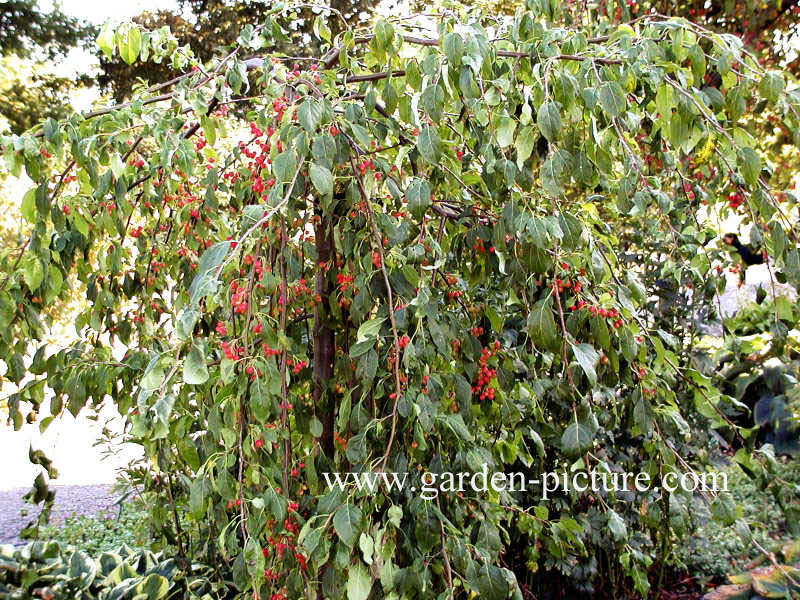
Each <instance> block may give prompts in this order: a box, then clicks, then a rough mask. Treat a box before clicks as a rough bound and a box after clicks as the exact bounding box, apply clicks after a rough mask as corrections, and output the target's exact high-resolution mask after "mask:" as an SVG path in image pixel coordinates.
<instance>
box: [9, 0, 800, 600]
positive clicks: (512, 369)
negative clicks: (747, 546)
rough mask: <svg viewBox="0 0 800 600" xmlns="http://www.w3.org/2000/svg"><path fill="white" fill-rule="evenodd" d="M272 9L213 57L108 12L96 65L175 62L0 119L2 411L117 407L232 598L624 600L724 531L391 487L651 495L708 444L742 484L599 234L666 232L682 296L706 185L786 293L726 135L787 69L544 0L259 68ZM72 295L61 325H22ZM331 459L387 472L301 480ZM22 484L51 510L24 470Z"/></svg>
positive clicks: (698, 38)
mask: <svg viewBox="0 0 800 600" xmlns="http://www.w3.org/2000/svg"><path fill="white" fill-rule="evenodd" d="M279 10H280V9H276V10H275V11H274V12H273V13H270V14H267V15H265V16H264V20H263V22H262V23H258V24H255V25H254V26H253V27H247V28H245V29H244V31H243V32H242V34H241V36H240V38H239V40H238V43H237V45H236V46H235V47H228V48H224V49H221V50H220V51H219V54H218V57H217V58H216V59H215V60H212V61H210V62H209V63H208V64H199V63H197V61H195V60H194V59H193V57H192V56H191V53H190V52H189V51H188V50H186V49H185V48H179V47H177V43H176V42H175V41H174V39H173V38H172V37H171V36H170V34H169V32H168V31H166V30H159V31H154V32H142V31H139V30H137V29H136V28H134V27H133V26H130V25H123V26H121V27H120V28H118V29H116V31H114V30H112V29H108V28H107V29H105V30H104V31H103V32H102V33H101V35H100V37H99V38H98V42H99V44H100V45H101V47H102V48H103V50H104V51H105V52H106V53H107V54H109V55H112V54H115V53H118V54H119V56H120V57H121V58H122V59H123V60H125V61H126V62H128V63H132V62H135V61H147V60H156V61H163V60H167V61H170V60H171V61H172V65H173V67H174V68H175V69H176V72H178V73H180V72H184V73H185V74H184V75H180V76H178V77H177V78H176V79H174V80H172V81H171V82H168V83H167V84H162V85H158V86H155V87H151V88H142V89H139V90H138V92H137V93H136V94H135V96H134V97H133V99H132V100H131V101H130V102H126V103H124V104H121V105H118V106H114V107H111V108H107V109H103V110H98V111H95V112H93V113H89V114H85V115H80V114H75V115H73V116H72V117H71V118H69V119H67V120H66V121H64V122H55V121H53V120H49V121H47V122H45V123H44V124H43V126H42V127H40V128H39V129H37V130H35V131H33V132H30V133H28V134H25V135H23V136H12V137H6V138H4V139H3V157H4V160H5V162H6V164H7V166H8V168H9V169H10V170H11V171H12V172H14V173H20V172H21V171H22V170H23V169H24V171H25V172H26V173H27V174H28V176H30V177H31V179H33V180H34V182H35V186H34V187H33V188H32V189H31V191H30V192H28V193H27V194H26V195H25V196H24V198H23V199H22V200H21V210H22V214H23V216H24V219H25V220H26V222H27V223H28V225H27V231H29V237H28V238H27V241H25V242H24V244H23V245H22V246H21V247H19V248H14V249H10V251H9V250H4V251H3V252H2V254H1V255H0V257H1V258H2V267H3V272H4V274H5V275H4V277H3V279H2V282H1V283H0V314H2V317H3V322H4V324H5V326H4V327H3V328H2V330H0V358H1V359H2V361H3V362H4V364H5V378H7V379H8V380H10V381H11V382H12V383H14V384H16V385H17V386H18V389H17V391H16V392H15V393H14V394H13V395H11V396H10V398H9V399H8V402H9V412H10V420H11V421H13V424H14V426H15V427H16V428H19V427H20V426H21V425H22V423H23V421H24V420H25V419H26V418H27V419H28V420H29V421H33V420H35V419H36V418H37V412H38V410H39V407H40V405H41V404H42V403H43V402H45V399H47V402H49V413H50V415H51V416H48V417H46V419H45V420H44V421H43V422H42V423H41V426H42V427H45V426H46V425H47V424H48V423H49V422H50V420H51V419H53V418H58V415H59V414H61V413H63V412H64V411H69V412H71V413H73V414H77V413H78V412H79V411H81V409H82V408H84V407H86V406H97V405H99V404H100V403H102V402H113V403H114V404H115V405H116V407H117V408H118V409H119V411H120V412H121V413H122V414H123V415H124V416H125V418H126V420H127V422H128V424H129V425H130V430H129V436H130V439H131V440H132V441H134V442H135V443H138V444H141V446H143V448H144V450H145V452H146V456H147V458H148V459H149V460H148V463H147V464H148V466H147V468H146V469H141V468H140V469H138V470H136V471H132V472H131V476H132V477H134V480H135V481H138V482H139V483H140V484H141V485H142V486H143V489H144V491H143V494H144V496H145V498H147V499H148V500H149V501H150V502H149V504H150V506H151V511H152V515H151V517H152V528H153V535H154V537H155V540H156V542H155V543H156V544H167V545H169V547H170V548H173V549H174V551H175V552H176V554H177V556H178V557H179V560H180V561H182V562H181V564H183V565H184V566H186V565H187V564H188V563H189V562H192V561H201V562H207V563H208V564H211V565H213V566H214V567H215V569H216V571H217V573H218V575H219V577H220V578H221V580H222V581H224V582H226V585H227V586H228V593H229V595H230V596H231V597H233V596H236V597H242V598H244V597H247V598H250V597H253V598H271V599H273V600H283V599H287V598H300V597H304V598H306V597H307V598H319V597H325V598H348V599H349V600H365V599H366V598H367V597H368V596H371V597H373V598H380V597H386V598H414V597H420V598H434V597H437V598H450V597H459V598H462V597H463V598H466V597H474V595H476V594H477V595H479V596H480V597H482V598H490V599H501V598H507V597H517V598H520V597H530V595H529V594H530V593H531V592H532V591H536V590H537V589H540V588H542V587H547V586H553V585H563V586H574V587H577V588H580V589H584V590H592V589H593V590H595V591H596V592H598V593H602V592H603V591H605V593H610V592H609V590H625V589H627V590H630V591H632V590H635V593H637V594H641V595H644V594H646V593H647V590H648V588H649V587H650V586H651V585H652V586H654V587H655V586H658V585H660V584H661V581H662V578H663V574H664V566H665V565H666V564H667V563H668V562H669V555H670V548H671V545H672V543H673V540H674V539H675V537H676V536H678V535H680V534H681V533H683V532H684V531H686V530H687V528H688V527H690V525H691V524H692V523H694V522H696V521H694V519H697V518H698V515H701V516H702V515H709V514H713V516H714V517H715V518H717V519H720V520H722V521H724V522H727V523H733V522H734V521H736V523H737V528H738V530H739V531H740V532H741V533H742V535H747V524H746V523H744V522H743V521H741V520H737V516H738V513H737V507H736V506H735V505H734V503H733V502H732V500H731V498H730V496H729V495H727V494H725V493H712V492H702V493H700V492H695V493H692V492H690V491H681V490H678V491H676V492H674V493H667V492H666V491H665V490H664V489H660V488H653V489H651V490H649V491H646V492H627V493H617V494H615V493H606V492H603V493H600V494H593V493H591V492H580V493H579V492H577V491H575V490H569V491H561V492H558V493H556V494H554V495H550V496H549V497H548V498H547V499H544V498H542V493H541V490H540V489H533V488H532V489H529V490H528V491H525V492H519V491H515V492H508V491H506V492H501V493H498V492H495V491H492V490H491V489H490V490H489V491H488V492H485V493H484V492H481V491H471V490H469V489H466V490H464V491H463V492H456V491H452V488H451V493H448V491H447V490H445V491H443V492H442V493H441V494H440V495H439V496H438V497H436V498H431V499H425V498H422V497H421V496H420V494H419V493H418V492H416V493H415V492H412V491H410V488H411V487H412V486H415V487H416V488H417V489H419V488H420V487H421V481H420V478H421V477H422V474H423V473H424V472H432V473H437V474H439V473H443V472H456V473H458V472H469V473H474V472H478V471H480V470H481V469H482V467H483V465H484V464H486V465H488V469H489V471H490V472H494V471H501V472H517V471H520V472H524V473H526V474H527V476H528V479H532V478H536V477H537V476H538V475H539V474H540V473H541V472H545V471H551V470H555V471H569V470H576V469H578V470H580V469H583V470H588V469H594V470H600V471H603V470H606V471H624V472H631V473H636V472H640V471H646V472H648V473H649V474H650V475H651V476H652V478H653V480H654V481H655V482H656V484H657V483H658V482H659V481H660V480H661V478H663V477H664V476H665V475H666V474H667V473H669V472H674V473H677V474H679V475H683V474H684V473H691V472H702V471H704V470H706V469H708V468H709V466H708V465H709V459H710V457H711V455H712V454H713V451H714V447H715V445H716V444H719V443H720V440H723V439H729V440H735V441H736V442H737V445H738V447H739V451H738V453H737V454H736V458H737V460H738V461H739V462H740V463H742V464H744V465H747V468H748V469H749V471H750V472H752V473H754V476H756V475H755V474H757V473H762V471H763V468H762V467H761V464H760V462H759V461H758V460H757V449H756V448H754V440H753V436H752V435H751V432H750V431H749V430H746V429H742V428H737V427H736V425H734V423H733V422H732V421H731V419H730V417H729V416H728V415H729V414H730V412H731V410H732V409H733V408H734V404H735V401H734V400H733V399H732V398H730V397H728V396H725V395H723V394H721V393H720V392H719V391H717V390H716V389H715V388H714V387H713V385H712V384H711V379H710V378H709V377H708V374H706V373H704V372H702V370H700V369H699V368H698V367H696V365H695V364H694V363H693V362H692V360H691V354H690V352H689V350H687V349H686V346H685V344H684V343H683V339H682V338H679V336H678V335H675V333H674V332H670V331H665V330H663V329H656V328H655V327H654V326H653V322H654V321H653V319H652V318H651V315H649V314H648V313H647V312H646V311H645V310H644V308H643V307H644V305H645V302H646V300H647V294H648V292H647V290H646V289H645V288H644V286H643V285H642V283H641V282H640V278H639V275H638V272H639V271H637V269H630V268H627V267H624V266H623V265H622V263H621V262H620V256H621V255H622V254H623V253H625V252H628V251H630V250H631V248H629V247H627V246H626V244H624V243H623V241H622V240H624V239H627V238H626V232H631V231H636V232H638V234H640V235H641V236H643V237H645V238H646V239H648V241H650V242H658V243H660V244H661V247H662V248H664V252H665V253H666V254H667V255H668V257H669V258H670V260H668V261H667V262H665V263H664V264H663V268H662V276H663V277H664V278H667V279H669V278H672V279H674V280H676V281H679V282H683V283H685V282H686V281H687V278H688V280H689V281H690V282H691V284H692V285H691V286H690V287H691V289H692V290H694V292H693V293H695V295H696V298H698V299H699V301H700V302H703V301H706V302H707V301H708V300H706V298H707V295H708V294H707V292H708V290H712V291H713V289H714V286H715V285H716V283H715V279H714V277H713V273H712V272H711V268H710V267H711V261H712V258H713V256H711V255H710V254H709V252H712V251H707V250H706V245H707V243H708V241H709V240H710V239H711V238H712V237H713V236H714V235H715V234H714V233H713V232H711V231H709V230H708V228H707V227H706V226H705V225H704V224H703V222H702V221H701V217H700V216H699V215H701V214H702V213H703V211H707V210H711V209H715V208H717V207H718V205H723V204H727V202H728V200H727V199H726V194H728V193H730V190H731V189H734V190H735V191H736V192H737V193H740V194H741V195H742V197H743V198H746V204H745V206H746V208H747V211H746V218H747V219H748V220H749V222H751V223H752V224H754V225H756V226H757V231H764V234H763V241H764V244H765V247H766V248H767V250H768V252H769V255H770V257H771V261H772V266H771V272H772V273H773V276H774V277H775V278H776V279H777V280H780V281H789V282H790V283H792V284H793V285H797V284H798V283H800V260H799V259H798V250H797V231H796V229H797V226H796V224H793V223H792V222H791V221H790V219H789V217H788V215H789V209H790V208H791V205H790V204H789V205H787V203H786V202H781V201H780V200H783V199H787V198H788V199H789V200H790V201H793V198H792V197H791V196H788V195H781V193H782V191H781V190H775V189H772V188H771V187H770V165H769V164H765V163H764V162H763V161H762V158H761V155H760V154H759V144H760V141H759V140H758V139H756V138H755V137H754V136H753V135H751V131H752V130H751V129H749V128H750V127H751V125H752V123H753V121H754V120H757V119H758V118H759V114H760V113H762V112H764V111H765V110H768V111H770V112H771V113H772V114H777V115H778V116H779V117H780V119H779V122H780V124H781V125H780V126H782V127H785V128H788V129H789V130H792V131H795V130H797V127H798V113H797V109H798V105H799V104H800V97H798V95H797V94H796V93H795V92H793V91H787V90H786V89H785V87H786V86H785V83H784V79H783V78H782V77H781V75H779V74H777V73H767V72H764V71H763V70H762V68H761V67H760V66H759V65H758V64H757V62H756V61H754V60H753V59H752V58H751V57H750V56H749V55H748V54H747V52H746V51H745V50H744V49H743V47H742V45H741V43H740V42H739V40H738V39H736V38H734V37H732V36H727V35H717V34H714V33H712V32H710V31H708V30H706V29H703V28H701V27H699V26H696V25H694V24H692V23H689V22H686V21H674V20H669V19H666V18H662V17H659V16H652V17H648V18H640V19H638V20H636V21H635V22H632V23H629V24H622V25H613V26H610V28H607V29H606V30H604V31H597V30H595V29H593V28H592V26H591V25H581V24H580V23H579V22H576V21H570V19H569V15H568V13H563V12H562V9H561V8H560V7H558V6H555V3H547V2H544V3H543V2H540V1H539V0H530V1H529V2H528V6H527V8H526V9H525V10H520V11H519V12H518V13H517V15H516V16H515V17H513V18H509V19H508V20H506V21H495V20H491V19H487V18H485V17H483V16H481V15H479V14H465V15H461V16H454V15H452V14H443V15H441V16H440V18H437V19H435V20H431V19H430V18H428V19H423V20H422V23H423V25H425V24H427V26H428V29H427V30H424V31H421V30H420V28H419V27H417V26H412V24H413V23H414V21H412V20H409V19H399V20H392V19H386V20H380V21H378V22H377V23H376V24H375V26H374V29H370V30H369V31H351V30H348V31H345V32H344V33H342V34H340V35H338V36H336V38H335V39H331V36H330V35H329V33H328V27H327V25H326V20H325V19H324V18H323V17H320V18H319V19H318V20H317V22H316V24H315V28H314V31H315V34H316V35H317V36H318V37H319V38H320V40H321V41H322V42H323V43H324V44H327V47H328V48H329V51H327V52H326V53H325V54H324V55H323V56H319V57H304V58H298V57H285V56H270V55H268V54H267V53H265V52H264V50H263V48H265V47H268V46H269V45H270V44H272V43H274V42H275V41H277V40H279V39H281V38H282V36H284V27H285V26H286V21H285V19H283V18H282V17H281V15H280V12H279ZM329 18H331V19H335V18H337V17H336V15H335V14H333V13H332V14H330V17H329ZM564 23H569V26H566V25H564ZM647 267H648V265H641V268H642V269H645V268H647ZM75 294H78V295H83V294H85V296H86V302H85V304H84V305H83V307H82V310H81V311H80V312H79V314H78V315H77V316H76V317H75V327H76V330H77V332H78V333H79V338H80V341H78V342H77V343H74V344H72V345H70V346H69V347H63V345H59V344H58V343H57V342H56V343H53V342H51V343H44V342H43V341H42V340H43V339H44V338H45V336H46V333H47V328H48V325H49V324H50V323H51V322H52V311H53V309H54V308H57V307H58V306H59V303H60V302H61V301H62V299H63V298H65V297H67V296H69V295H75ZM784 312H785V311H784ZM792 318H794V315H793V314H792V309H791V308H790V309H789V315H788V317H787V315H786V314H778V313H776V316H775V323H774V327H775V329H776V330H781V328H783V330H784V331H785V330H786V326H787V324H786V321H787V319H789V320H790V319H792ZM31 459H32V460H34V461H35V462H38V463H40V464H42V465H43V466H45V467H49V462H48V460H47V458H46V457H44V456H43V455H41V454H40V453H34V454H32V455H31ZM348 471H354V472H374V473H379V472H386V473H394V472H397V473H408V484H407V487H406V489H404V490H402V491H400V490H398V489H396V488H393V489H385V488H382V487H377V488H374V489H367V488H364V489H358V488H357V487H356V486H352V485H351V486H349V487H347V488H346V489H337V488H335V487H334V489H329V488H328V486H327V485H326V482H325V479H324V477H323V473H330V472H348ZM762 475H763V473H762ZM445 487H446V486H445ZM32 498H33V499H34V501H36V502H42V501H44V502H45V503H47V502H48V501H50V500H52V492H48V490H47V487H46V482H45V478H44V477H40V478H39V479H38V480H37V485H36V487H35V489H34V490H33V492H32ZM558 582H561V583H558ZM187 593H188V592H187Z"/></svg>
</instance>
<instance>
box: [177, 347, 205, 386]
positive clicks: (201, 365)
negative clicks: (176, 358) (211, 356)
mask: <svg viewBox="0 0 800 600" xmlns="http://www.w3.org/2000/svg"><path fill="white" fill-rule="evenodd" d="M183 381H184V382H185V383H188V384H190V385H200V384H201V383H205V382H206V381H208V366H207V365H206V354H205V351H204V350H203V347H202V346H200V345H199V344H192V349H191V350H189V355H188V356H187V357H186V360H185V361H184V363H183Z"/></svg>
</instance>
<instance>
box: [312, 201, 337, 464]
mask: <svg viewBox="0 0 800 600" xmlns="http://www.w3.org/2000/svg"><path fill="white" fill-rule="evenodd" d="M314 238H315V242H316V247H317V263H318V265H322V264H324V265H326V266H328V267H330V268H329V270H328V271H326V270H325V269H324V268H323V267H318V269H317V274H316V276H315V279H314V292H315V293H317V294H319V295H320V297H321V298H322V302H320V303H317V304H316V305H314V329H313V343H314V369H313V375H312V381H313V385H314V389H313V392H312V397H313V399H314V406H315V407H316V409H317V410H318V411H319V410H322V411H324V412H323V414H322V415H320V416H319V419H320V421H322V435H321V436H320V446H321V448H322V451H323V452H324V453H325V455H326V456H328V457H329V458H333V426H334V422H335V412H336V407H335V406H334V404H333V401H332V398H333V396H332V394H330V391H329V390H328V389H327V387H328V382H329V381H330V380H331V378H332V377H333V361H334V352H335V346H334V341H335V340H334V333H333V330H332V329H331V328H330V326H329V324H328V321H329V319H330V302H331V297H332V296H333V292H334V290H333V289H332V285H331V281H332V276H331V274H332V273H333V272H334V271H335V268H336V266H335V265H336V260H335V254H336V246H335V245H334V242H333V224H332V223H331V221H330V219H329V218H325V217H323V218H322V220H321V221H320V223H319V224H318V225H316V227H315V228H314Z"/></svg>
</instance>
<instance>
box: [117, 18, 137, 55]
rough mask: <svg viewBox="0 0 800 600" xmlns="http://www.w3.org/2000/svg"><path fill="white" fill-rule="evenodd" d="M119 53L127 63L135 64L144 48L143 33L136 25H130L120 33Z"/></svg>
mask: <svg viewBox="0 0 800 600" xmlns="http://www.w3.org/2000/svg"><path fill="white" fill-rule="evenodd" d="M117 35H118V36H119V44H118V46H119V55H120V56H121V57H122V60H124V61H125V62H126V63H128V64H129V65H130V64H133V62H134V61H135V60H136V59H137V58H138V57H139V51H140V50H141V48H142V34H141V33H139V29H138V28H137V27H136V26H135V25H128V26H127V27H126V28H125V29H124V30H123V32H122V35H120V34H119V33H118V34H117Z"/></svg>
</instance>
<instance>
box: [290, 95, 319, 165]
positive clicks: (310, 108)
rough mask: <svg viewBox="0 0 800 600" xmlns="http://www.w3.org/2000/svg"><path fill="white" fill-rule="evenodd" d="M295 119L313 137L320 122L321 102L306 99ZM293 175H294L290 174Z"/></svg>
mask: <svg viewBox="0 0 800 600" xmlns="http://www.w3.org/2000/svg"><path fill="white" fill-rule="evenodd" d="M297 118H298V119H299V120H300V124H301V125H302V126H303V129H305V130H306V132H308V134H309V135H313V134H314V132H315V131H316V130H317V127H319V124H320V121H321V120H322V101H321V100H314V99H313V98H307V99H306V100H304V101H303V103H302V104H301V105H300V107H299V108H298V109H297ZM292 174H294V173H292Z"/></svg>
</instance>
